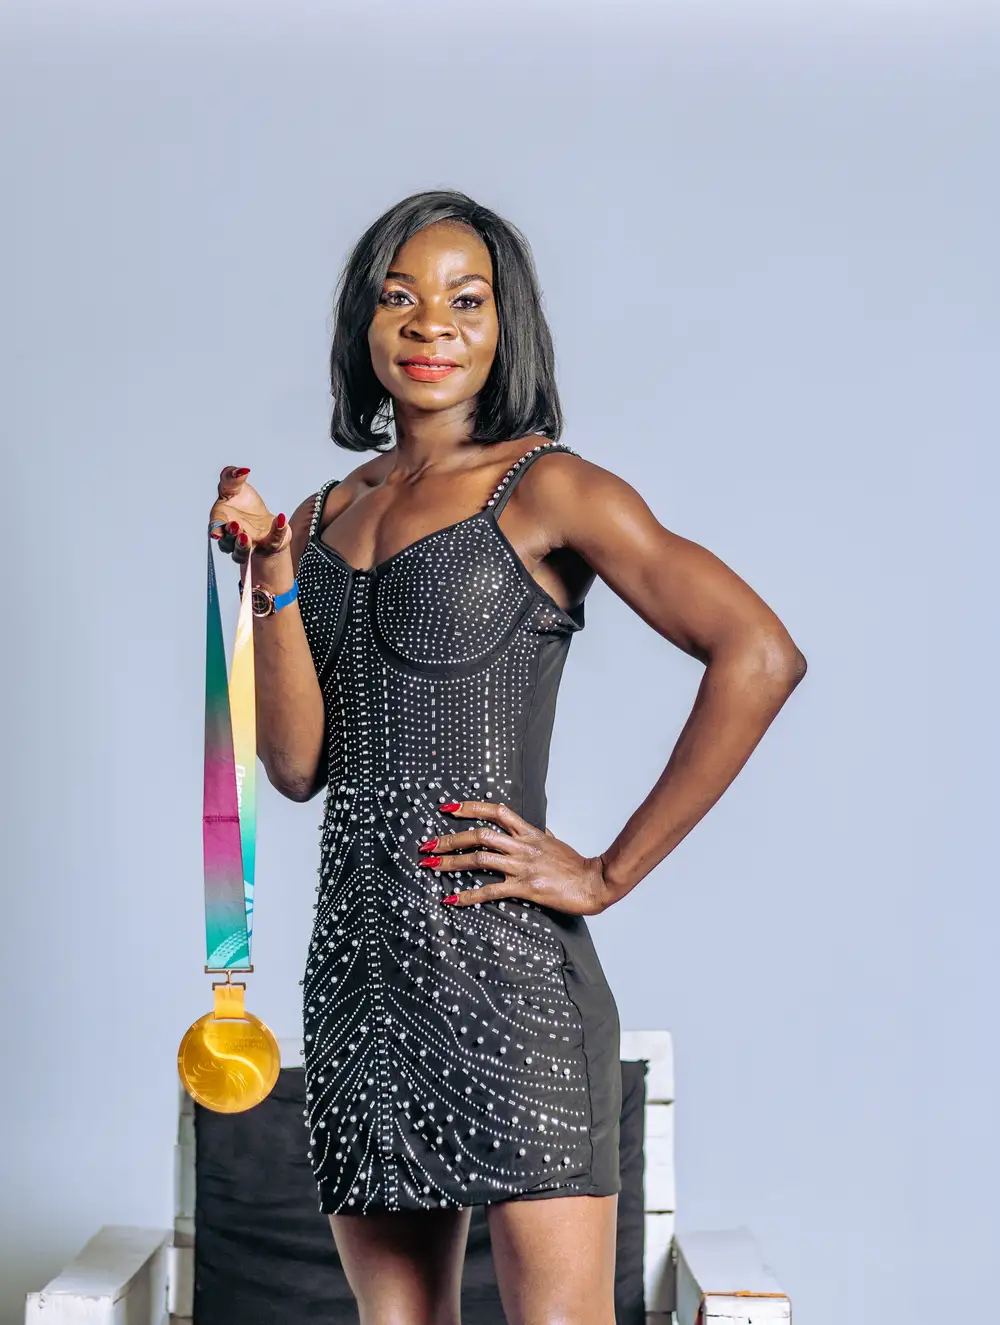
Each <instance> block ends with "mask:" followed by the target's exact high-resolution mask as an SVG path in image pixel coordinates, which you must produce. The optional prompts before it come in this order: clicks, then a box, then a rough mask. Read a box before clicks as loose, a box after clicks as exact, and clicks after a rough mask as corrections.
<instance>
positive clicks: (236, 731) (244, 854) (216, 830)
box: [202, 539, 257, 971]
mask: <svg viewBox="0 0 1000 1325" xmlns="http://www.w3.org/2000/svg"><path fill="white" fill-rule="evenodd" d="M245 580H246V585H247V590H246V592H245V593H244V594H243V597H242V601H241V603H240V614H239V619H238V622H237V626H236V643H235V646H234V648H233V665H232V669H231V671H230V674H229V678H228V682H227V679H226V648H225V644H224V642H223V636H222V611H221V608H220V604H219V586H218V583H217V582H216V578H215V563H214V561H213V559H212V540H211V539H209V544H208V608H207V617H206V631H205V800H204V810H203V814H202V824H203V839H204V850H205V946H206V950H207V955H208V959H207V962H206V965H207V967H208V968H209V969H210V970H219V971H222V970H237V969H246V968H247V967H249V966H250V945H251V941H252V938H253V886H254V867H255V862H256V854H257V715H256V700H255V696H254V666H253V616H252V611H251V599H252V597H253V595H252V594H251V593H250V591H249V586H250V583H251V581H250V563H249V560H248V561H247V571H246V577H245Z"/></svg>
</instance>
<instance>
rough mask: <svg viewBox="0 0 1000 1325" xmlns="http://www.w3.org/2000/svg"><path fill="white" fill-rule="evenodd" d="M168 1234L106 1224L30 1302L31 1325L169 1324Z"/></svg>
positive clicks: (30, 1296)
mask: <svg viewBox="0 0 1000 1325" xmlns="http://www.w3.org/2000/svg"><path fill="white" fill-rule="evenodd" d="M169 1240H170V1232H169V1230H168V1229H160V1228H132V1227H128V1226H124V1225H116V1224H106V1225H105V1226H104V1227H103V1228H102V1229H100V1230H99V1231H98V1232H97V1233H96V1234H95V1235H94V1236H93V1237H92V1238H91V1239H90V1241H89V1242H88V1243H87V1245H86V1246H85V1247H84V1248H83V1250H82V1251H81V1252H80V1254H79V1255H78V1256H77V1257H76V1258H75V1259H74V1260H72V1261H70V1263H69V1264H68V1265H67V1266H66V1267H65V1269H63V1271H62V1272H61V1273H60V1274H59V1275H57V1276H56V1278H55V1279H53V1280H51V1281H50V1282H49V1283H48V1284H46V1285H45V1287H44V1288H43V1289H42V1290H41V1291H40V1292H37V1293H29V1294H28V1296H27V1300H26V1302H25V1310H24V1320H25V1325H166V1322H167V1275H168V1265H167V1245H168V1242H169Z"/></svg>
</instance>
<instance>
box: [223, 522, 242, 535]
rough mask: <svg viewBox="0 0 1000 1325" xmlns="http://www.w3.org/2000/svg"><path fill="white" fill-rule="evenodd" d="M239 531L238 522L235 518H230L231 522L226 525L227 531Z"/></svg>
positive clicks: (230, 532) (235, 532) (233, 532)
mask: <svg viewBox="0 0 1000 1325" xmlns="http://www.w3.org/2000/svg"><path fill="white" fill-rule="evenodd" d="M239 532H240V527H239V525H238V524H237V523H236V521H235V520H230V521H229V523H228V524H227V525H226V533H227V534H238V533H239Z"/></svg>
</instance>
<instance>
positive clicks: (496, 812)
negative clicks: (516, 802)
mask: <svg viewBox="0 0 1000 1325" xmlns="http://www.w3.org/2000/svg"><path fill="white" fill-rule="evenodd" d="M438 809H439V810H441V811H442V813H444V814H454V815H455V816H456V817H457V818H459V819H489V820H490V821H491V822H492V823H495V824H499V825H500V827H501V828H506V830H507V832H508V833H531V832H533V831H534V828H533V826H532V825H531V824H529V823H528V822H527V820H525V819H522V818H521V816H520V815H519V814H515V813H514V811H513V810H512V809H511V808H510V806H509V805H503V804H499V805H494V804H493V802H492V801H447V802H446V803H445V804H444V805H439V806H438Z"/></svg>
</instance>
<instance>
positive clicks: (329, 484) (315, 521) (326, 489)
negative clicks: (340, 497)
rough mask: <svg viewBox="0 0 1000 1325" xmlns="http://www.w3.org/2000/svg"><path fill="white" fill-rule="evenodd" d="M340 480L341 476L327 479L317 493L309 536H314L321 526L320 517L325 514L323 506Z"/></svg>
mask: <svg viewBox="0 0 1000 1325" xmlns="http://www.w3.org/2000/svg"><path fill="white" fill-rule="evenodd" d="M339 482H340V479H339V478H331V479H327V481H326V482H325V483H324V484H323V486H322V487H321V488H320V490H319V492H317V494H316V501H315V502H314V503H313V513H312V523H311V524H310V526H309V537H310V538H312V537H313V536H314V535H315V533H316V530H317V529H318V528H319V519H320V516H321V515H322V514H323V507H324V506H325V505H326V499H327V497H328V496H329V494H330V492H331V490H332V489H333V488H335V487H336V486H337V484H338V483H339Z"/></svg>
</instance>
